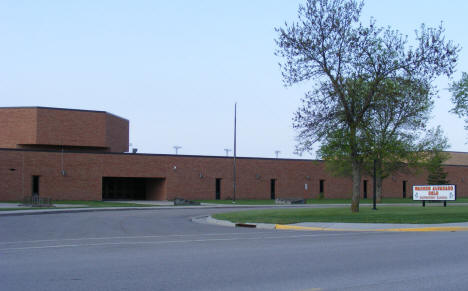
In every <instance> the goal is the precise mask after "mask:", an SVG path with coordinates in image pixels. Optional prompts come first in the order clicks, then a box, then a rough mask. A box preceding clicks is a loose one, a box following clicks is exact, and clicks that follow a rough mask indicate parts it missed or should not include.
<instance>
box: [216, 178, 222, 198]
mask: <svg viewBox="0 0 468 291" xmlns="http://www.w3.org/2000/svg"><path fill="white" fill-rule="evenodd" d="M219 199H221V179H220V178H216V200H219Z"/></svg>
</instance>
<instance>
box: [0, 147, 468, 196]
mask: <svg viewBox="0 0 468 291" xmlns="http://www.w3.org/2000/svg"><path fill="white" fill-rule="evenodd" d="M23 157H24V164H23ZM237 161H238V163H237V173H238V174H237V177H238V178H237V197H236V198H237V199H247V198H256V199H269V198H270V179H276V197H298V198H299V197H304V198H317V197H318V192H319V181H320V180H325V197H326V198H349V197H350V193H351V180H350V179H348V178H336V177H333V176H331V175H330V174H328V173H327V172H325V170H324V164H323V163H322V162H319V161H305V160H281V159H279V160H276V159H251V158H239V159H238V160H237ZM23 165H24V166H23ZM445 168H446V170H447V172H448V173H449V180H450V182H451V183H453V184H456V185H457V195H458V196H459V197H461V196H468V185H467V183H468V181H465V177H467V176H468V167H466V166H446V167H445ZM10 169H15V171H11V170H10ZM63 169H64V170H65V173H66V175H65V176H62V173H61V171H62V153H61V152H36V151H21V150H1V149H0V201H2V200H20V199H21V198H22V197H23V193H24V195H30V194H31V189H32V176H33V175H38V176H40V189H39V191H40V195H41V196H43V197H51V198H53V199H64V200H101V198H102V177H139V178H165V180H164V181H165V182H162V184H159V185H156V184H154V185H153V186H154V187H153V188H152V189H156V188H157V187H160V188H161V189H163V190H165V191H163V192H161V193H164V192H165V193H166V198H167V199H173V198H175V197H182V198H186V199H215V185H216V182H215V181H216V178H221V179H222V180H221V199H227V198H232V197H233V187H232V186H233V182H232V171H233V167H232V158H224V157H193V156H169V155H144V154H99V153H96V154H90V153H68V152H65V153H64V154H63ZM23 177H24V180H23ZM425 177H426V176H425V175H424V174H420V175H416V176H412V175H408V174H406V175H405V174H395V175H393V176H390V177H388V178H387V179H385V180H384V185H383V195H384V197H401V196H402V181H403V180H407V181H408V183H407V197H408V198H410V197H411V186H412V185H413V184H425ZM364 179H367V180H368V189H367V191H368V198H371V196H372V179H371V178H369V177H364V178H363V180H364ZM23 181H24V182H23ZM305 184H307V185H308V189H307V190H306V189H305ZM150 186H151V185H149V184H148V187H150ZM361 188H362V186H361ZM23 189H24V190H23ZM150 192H151V193H152V192H158V191H156V190H155V191H150ZM361 192H362V191H361ZM151 195H156V194H155V193H152V194H151Z"/></svg>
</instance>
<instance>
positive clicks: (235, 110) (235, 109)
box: [232, 102, 237, 203]
mask: <svg viewBox="0 0 468 291" xmlns="http://www.w3.org/2000/svg"><path fill="white" fill-rule="evenodd" d="M236 126H237V102H236V103H234V172H233V187H234V189H233V190H234V193H233V199H232V203H236V157H237V156H236V155H237V152H236V149H237V146H236V131H237V128H236Z"/></svg>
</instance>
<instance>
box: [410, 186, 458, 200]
mask: <svg viewBox="0 0 468 291" xmlns="http://www.w3.org/2000/svg"><path fill="white" fill-rule="evenodd" d="M413 200H436V201H440V200H442V201H443V200H447V201H455V185H419V186H413Z"/></svg>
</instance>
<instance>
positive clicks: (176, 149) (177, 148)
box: [173, 146, 182, 155]
mask: <svg viewBox="0 0 468 291" xmlns="http://www.w3.org/2000/svg"><path fill="white" fill-rule="evenodd" d="M173 148H174V149H175V154H176V155H178V154H179V149H181V148H182V147H181V146H173Z"/></svg>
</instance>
